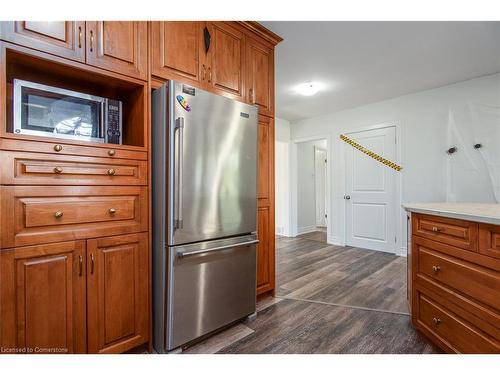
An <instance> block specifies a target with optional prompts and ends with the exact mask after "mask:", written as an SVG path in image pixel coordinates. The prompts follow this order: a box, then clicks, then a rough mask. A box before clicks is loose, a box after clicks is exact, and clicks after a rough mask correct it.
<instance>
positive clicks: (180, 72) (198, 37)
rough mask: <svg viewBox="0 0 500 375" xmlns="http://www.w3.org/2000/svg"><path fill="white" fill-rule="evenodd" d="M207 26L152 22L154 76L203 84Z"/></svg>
mask: <svg viewBox="0 0 500 375" xmlns="http://www.w3.org/2000/svg"><path fill="white" fill-rule="evenodd" d="M204 24H205V23H204V22H197V21H179V22H164V21H161V22H160V21H157V22H151V44H152V45H153V48H152V49H151V53H152V61H151V63H152V73H153V75H155V76H158V77H162V78H166V79H178V80H181V81H184V82H190V83H192V84H194V85H196V83H197V82H200V81H201V77H200V75H201V65H200V60H201V58H203V55H204V54H205V51H204V49H203V45H204V43H203V39H202V38H203V36H202V34H203V28H204ZM205 69H206V66H205ZM205 74H206V71H205Z"/></svg>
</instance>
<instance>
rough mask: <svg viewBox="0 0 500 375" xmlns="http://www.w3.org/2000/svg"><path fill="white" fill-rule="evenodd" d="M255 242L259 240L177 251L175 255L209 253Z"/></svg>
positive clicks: (181, 256)
mask: <svg viewBox="0 0 500 375" xmlns="http://www.w3.org/2000/svg"><path fill="white" fill-rule="evenodd" d="M257 243H259V240H252V241H246V242H240V243H237V244H230V245H223V246H218V247H214V248H212V249H204V250H195V251H189V252H185V253H182V252H179V253H177V257H178V258H184V257H188V256H192V255H198V254H203V253H211V252H214V251H221V250H226V249H231V248H234V247H241V246H248V245H253V244H257Z"/></svg>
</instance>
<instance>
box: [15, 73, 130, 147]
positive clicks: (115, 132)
mask: <svg viewBox="0 0 500 375" xmlns="http://www.w3.org/2000/svg"><path fill="white" fill-rule="evenodd" d="M13 84H14V98H13V105H14V119H13V120H14V126H13V128H14V133H16V134H27V135H37V136H50V137H56V138H67V139H76V140H84V141H93V142H101V143H103V142H106V143H114V144H121V143H122V102H121V101H119V100H113V99H108V98H103V97H100V96H96V95H89V94H85V93H81V92H77V91H72V90H66V89H63V88H60V87H54V86H48V85H43V84H40V83H36V82H30V81H24V80H20V79H14V81H13Z"/></svg>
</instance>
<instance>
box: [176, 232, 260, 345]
mask: <svg viewBox="0 0 500 375" xmlns="http://www.w3.org/2000/svg"><path fill="white" fill-rule="evenodd" d="M256 243H257V241H256V240H254V239H252V236H248V238H247V239H246V240H245V241H243V242H239V243H237V244H231V243H229V244H228V243H227V242H226V243H225V244H220V245H219V246H216V247H211V248H210V247H209V248H206V247H205V248H204V246H203V244H199V245H197V246H196V245H190V246H186V247H171V248H169V250H168V251H169V268H170V271H171V274H170V284H171V285H169V288H168V290H169V293H168V299H169V300H170V306H169V309H168V310H169V311H168V320H167V340H166V341H167V343H166V344H167V350H172V349H175V348H177V347H179V346H182V345H184V344H186V343H188V342H190V341H192V340H193V339H195V338H197V337H200V336H203V335H205V334H207V333H210V332H212V331H214V330H216V329H218V328H220V327H223V326H225V325H227V324H230V323H232V322H234V321H236V320H238V319H241V318H244V317H246V316H248V315H250V314H253V313H254V312H255V309H256V305H255V303H256V286H255V269H256Z"/></svg>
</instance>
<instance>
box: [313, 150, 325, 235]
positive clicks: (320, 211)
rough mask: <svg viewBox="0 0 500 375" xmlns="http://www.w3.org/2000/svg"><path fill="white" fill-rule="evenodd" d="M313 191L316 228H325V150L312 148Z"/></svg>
mask: <svg viewBox="0 0 500 375" xmlns="http://www.w3.org/2000/svg"><path fill="white" fill-rule="evenodd" d="M314 191H315V197H316V226H317V227H326V150H324V149H322V148H318V147H315V148H314Z"/></svg>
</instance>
